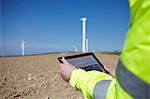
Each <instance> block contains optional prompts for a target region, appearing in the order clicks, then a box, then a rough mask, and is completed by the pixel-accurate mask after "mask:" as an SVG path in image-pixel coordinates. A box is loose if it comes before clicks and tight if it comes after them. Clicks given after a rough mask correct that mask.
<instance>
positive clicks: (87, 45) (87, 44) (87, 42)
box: [86, 39, 89, 52]
mask: <svg viewBox="0 0 150 99" xmlns="http://www.w3.org/2000/svg"><path fill="white" fill-rule="evenodd" d="M88 47H89V39H86V52H88V51H89V49H88Z"/></svg>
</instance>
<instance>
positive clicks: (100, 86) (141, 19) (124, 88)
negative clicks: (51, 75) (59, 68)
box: [69, 0, 150, 99]
mask: <svg viewBox="0 0 150 99" xmlns="http://www.w3.org/2000/svg"><path fill="white" fill-rule="evenodd" d="M129 4H130V29H129V31H128V33H127V35H126V38H125V44H124V48H123V51H122V53H121V56H120V60H119V62H118V65H117V68H116V77H115V78H113V77H111V76H110V75H108V74H105V73H102V72H98V71H89V72H86V71H84V70H82V69H76V70H74V71H73V72H72V75H71V78H70V81H69V83H70V84H71V85H72V86H73V87H75V88H77V89H78V90H80V91H81V92H82V93H83V95H84V98H85V99H133V98H138V99H150V0H129Z"/></svg>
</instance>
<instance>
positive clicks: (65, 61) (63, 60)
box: [62, 57, 70, 64]
mask: <svg viewBox="0 0 150 99" xmlns="http://www.w3.org/2000/svg"><path fill="white" fill-rule="evenodd" d="M62 62H63V63H64V64H70V63H69V62H67V60H66V59H65V58H64V57H62Z"/></svg>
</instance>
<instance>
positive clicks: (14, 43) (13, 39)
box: [0, 0, 130, 55]
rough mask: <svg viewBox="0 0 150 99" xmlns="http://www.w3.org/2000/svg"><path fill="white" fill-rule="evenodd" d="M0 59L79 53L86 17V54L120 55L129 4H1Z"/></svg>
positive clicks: (48, 0) (71, 0)
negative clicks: (76, 49) (23, 43)
mask: <svg viewBox="0 0 150 99" xmlns="http://www.w3.org/2000/svg"><path fill="white" fill-rule="evenodd" d="M0 1H1V2H0V11H1V13H0V19H1V20H0V23H1V24H0V30H1V31H0V32H1V35H0V43H1V45H0V47H1V49H0V52H1V53H0V55H20V54H21V40H22V39H23V40H24V41H25V54H26V55H30V54H39V53H47V52H55V51H74V46H76V47H77V48H78V51H81V46H82V31H81V29H82V25H81V21H80V18H81V17H82V16H86V17H87V38H88V39H89V51H93V50H95V51H97V52H99V51H115V50H119V51H121V50H122V48H123V44H124V39H125V35H126V33H127V31H128V28H129V19H130V15H129V6H128V0H0Z"/></svg>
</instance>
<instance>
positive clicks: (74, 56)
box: [58, 53, 109, 74]
mask: <svg viewBox="0 0 150 99" xmlns="http://www.w3.org/2000/svg"><path fill="white" fill-rule="evenodd" d="M89 55H92V56H93V57H94V58H95V60H96V61H97V62H98V63H99V64H100V65H101V66H102V68H103V70H104V72H105V73H107V74H109V72H108V71H107V70H106V69H105V68H104V65H103V64H102V63H101V62H100V61H99V60H98V59H97V57H96V56H95V55H94V54H93V53H82V54H77V55H70V56H64V58H65V59H66V60H67V59H73V58H78V57H84V56H89ZM61 59H62V57H58V60H59V62H60V63H63V62H62V60H61Z"/></svg>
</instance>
